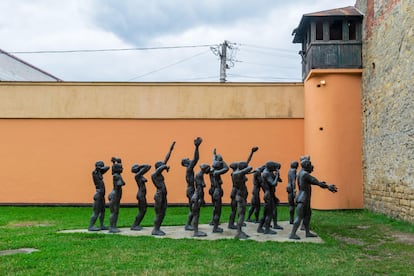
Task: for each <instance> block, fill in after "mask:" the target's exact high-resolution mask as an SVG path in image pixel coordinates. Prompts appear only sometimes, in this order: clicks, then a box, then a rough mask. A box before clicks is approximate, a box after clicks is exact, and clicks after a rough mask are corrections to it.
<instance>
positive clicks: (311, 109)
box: [304, 70, 363, 209]
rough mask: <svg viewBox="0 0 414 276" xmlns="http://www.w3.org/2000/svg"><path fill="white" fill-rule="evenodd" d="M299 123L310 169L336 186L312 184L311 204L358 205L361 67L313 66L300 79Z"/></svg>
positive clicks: (331, 206) (321, 206)
mask: <svg viewBox="0 0 414 276" xmlns="http://www.w3.org/2000/svg"><path fill="white" fill-rule="evenodd" d="M321 81H325V83H326V84H325V85H321V86H320V87H318V84H320V82H321ZM304 127H305V130H304V132H305V134H304V135H305V136H304V141H305V142H304V145H305V146H304V147H305V153H306V154H309V155H310V156H311V161H312V163H313V165H314V166H315V171H314V172H313V175H314V176H315V177H316V178H318V180H319V181H326V182H327V183H334V184H336V185H337V187H338V189H339V192H338V193H336V194H332V193H330V192H329V191H327V190H323V189H320V188H319V187H316V186H314V188H313V190H312V207H313V208H317V209H353V208H362V207H363V191H362V189H363V179H362V130H361V70H313V71H312V72H311V73H310V75H309V76H308V78H307V80H306V81H305V125H304ZM321 128H322V129H321Z"/></svg>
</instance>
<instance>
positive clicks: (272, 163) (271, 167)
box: [265, 161, 276, 171]
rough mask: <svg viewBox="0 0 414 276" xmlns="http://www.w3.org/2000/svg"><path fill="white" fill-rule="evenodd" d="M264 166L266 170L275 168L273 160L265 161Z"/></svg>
mask: <svg viewBox="0 0 414 276" xmlns="http://www.w3.org/2000/svg"><path fill="white" fill-rule="evenodd" d="M265 168H266V169H267V170H268V171H274V170H276V166H275V162H273V161H267V162H266V164H265Z"/></svg>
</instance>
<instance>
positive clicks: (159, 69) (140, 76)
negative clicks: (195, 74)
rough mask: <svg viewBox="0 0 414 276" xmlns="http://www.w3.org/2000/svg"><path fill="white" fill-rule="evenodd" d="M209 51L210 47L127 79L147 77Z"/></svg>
mask: <svg viewBox="0 0 414 276" xmlns="http://www.w3.org/2000/svg"><path fill="white" fill-rule="evenodd" d="M208 52H210V49H208V50H207V51H203V52H200V53H197V54H195V55H192V56H189V57H186V58H183V59H181V60H178V61H176V62H173V63H170V64H168V65H165V66H163V67H160V68H158V69H155V70H153V71H150V72H147V73H145V74H142V75H138V76H136V77H133V78H130V79H128V80H127V81H132V80H136V79H140V78H143V77H146V76H148V75H151V74H153V73H157V72H159V71H162V70H164V69H167V68H169V67H172V66H174V65H177V64H180V63H183V62H185V61H188V60H190V59H193V58H195V57H197V56H201V55H203V54H205V53H208Z"/></svg>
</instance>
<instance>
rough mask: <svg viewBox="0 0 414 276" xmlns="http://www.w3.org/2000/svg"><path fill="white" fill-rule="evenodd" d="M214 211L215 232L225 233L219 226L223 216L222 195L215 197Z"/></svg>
mask: <svg viewBox="0 0 414 276" xmlns="http://www.w3.org/2000/svg"><path fill="white" fill-rule="evenodd" d="M213 203H214V212H213V225H214V227H213V233H223V228H220V227H219V224H220V217H221V206H222V203H221V197H220V198H217V199H216V198H215V199H214V202H213Z"/></svg>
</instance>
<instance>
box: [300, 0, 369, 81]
mask: <svg viewBox="0 0 414 276" xmlns="http://www.w3.org/2000/svg"><path fill="white" fill-rule="evenodd" d="M362 18H363V15H362V14H361V13H360V12H359V11H358V10H357V9H356V8H354V7H345V8H339V9H334V10H327V11H321V12H315V13H308V14H304V15H303V17H302V20H301V21H300V23H299V26H298V27H297V28H296V29H295V30H293V35H294V38H293V43H302V50H301V51H300V52H299V53H300V55H301V56H302V78H303V79H305V78H306V77H307V75H308V74H309V71H310V70H311V69H324V68H362V58H361V52H362V51H361V47H362Z"/></svg>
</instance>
